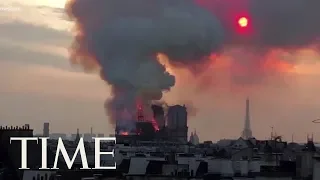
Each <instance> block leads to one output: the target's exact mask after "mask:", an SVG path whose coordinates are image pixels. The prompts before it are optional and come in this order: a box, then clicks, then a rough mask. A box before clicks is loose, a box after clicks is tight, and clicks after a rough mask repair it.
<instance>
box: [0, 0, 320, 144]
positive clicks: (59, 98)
mask: <svg viewBox="0 0 320 180" xmlns="http://www.w3.org/2000/svg"><path fill="white" fill-rule="evenodd" d="M202 2H205V1H202ZM64 5H65V0H38V1H35V0H7V1H6V2H5V3H3V2H2V3H1V4H0V7H12V8H18V9H11V10H10V9H6V10H4V9H1V8H0V22H1V23H0V81H1V82H0V83H1V85H0V118H1V122H2V124H4V125H22V124H26V123H28V124H30V125H31V126H32V127H33V128H34V129H35V132H41V131H42V125H43V122H50V129H51V131H52V132H61V133H68V134H71V133H75V132H76V129H77V128H79V129H80V131H82V132H89V131H90V127H93V129H94V131H96V132H101V133H105V134H109V133H113V131H114V130H113V127H112V125H110V123H109V122H110V121H109V120H108V118H109V117H108V116H107V115H106V111H105V108H104V103H105V100H106V99H107V98H109V97H110V95H111V90H110V87H109V86H107V85H106V83H105V82H104V81H103V80H101V78H100V76H99V75H98V74H97V73H84V72H83V70H82V69H81V68H79V67H78V66H74V65H71V64H70V61H69V56H70V55H69V53H68V49H69V47H70V46H71V43H72V40H73V36H72V27H73V25H74V24H73V22H70V21H69V20H68V18H67V15H66V13H65V11H64ZM318 26H319V25H318ZM318 26H317V25H316V24H315V25H314V27H315V28H316V29H317V28H318ZM276 50H278V49H273V51H275V52H274V54H272V53H271V54H270V53H269V54H268V56H269V61H268V62H269V63H271V65H272V66H276V67H277V68H275V69H271V70H272V73H271V75H270V74H268V72H269V71H268V70H269V69H263V70H265V71H263V73H262V74H263V75H264V73H266V74H267V75H268V76H260V75H261V73H260V72H258V73H257V71H259V70H257V68H258V67H260V66H256V64H252V63H251V62H252V59H250V58H257V56H253V57H250V56H249V55H246V54H245V53H243V52H242V51H239V52H238V51H235V52H231V53H235V54H237V55H235V56H237V57H239V60H238V61H239V62H241V63H244V64H243V67H245V68H244V69H241V68H240V70H243V71H244V72H242V71H241V73H240V74H237V73H238V71H236V70H239V69H237V68H238V67H239V66H238V65H239V64H241V63H239V64H235V63H230V59H228V57H220V58H217V59H214V58H212V59H210V61H208V64H206V65H207V67H208V68H207V69H201V72H197V74H196V75H193V74H192V73H190V72H189V71H187V70H186V69H182V68H177V67H175V66H170V65H168V66H169V69H168V71H169V72H171V73H172V74H174V75H175V77H176V84H175V85H174V87H173V88H172V89H171V90H170V91H168V92H166V93H164V100H166V102H167V103H168V104H176V103H179V104H186V105H187V107H188V108H189V109H191V110H190V117H189V119H188V125H189V129H190V130H193V129H197V133H198V135H199V136H200V138H201V140H219V139H221V138H237V137H239V136H240V135H241V131H242V129H243V127H244V118H245V100H246V98H247V97H249V98H250V106H251V107H250V111H251V112H250V113H251V128H252V131H253V135H254V136H255V137H257V138H266V137H269V136H270V132H271V127H274V129H275V131H276V132H277V134H279V135H283V136H284V139H286V140H291V138H292V134H294V140H295V141H305V139H306V137H307V134H311V133H314V138H315V141H318V138H320V134H318V133H317V132H318V131H319V128H320V125H319V126H317V124H313V123H312V122H311V121H312V120H314V119H318V118H320V111H319V109H320V97H319V95H318V92H320V84H319V83H317V81H318V79H319V77H320V73H319V71H318V70H319V68H320V63H319V58H320V56H319V54H318V53H317V52H316V51H315V50H313V49H311V48H310V47H309V48H305V47H304V48H299V51H294V52H293V53H288V52H281V53H279V52H276ZM164 59H165V58H164ZM270 59H271V60H270ZM279 59H280V60H279ZM277 60H279V62H280V63H278V61H277ZM238 61H237V62H238Z"/></svg>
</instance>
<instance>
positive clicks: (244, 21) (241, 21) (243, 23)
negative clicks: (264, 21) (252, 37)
mask: <svg viewBox="0 0 320 180" xmlns="http://www.w3.org/2000/svg"><path fill="white" fill-rule="evenodd" d="M238 24H239V26H240V27H247V26H248V18H246V17H241V18H240V19H239V20H238Z"/></svg>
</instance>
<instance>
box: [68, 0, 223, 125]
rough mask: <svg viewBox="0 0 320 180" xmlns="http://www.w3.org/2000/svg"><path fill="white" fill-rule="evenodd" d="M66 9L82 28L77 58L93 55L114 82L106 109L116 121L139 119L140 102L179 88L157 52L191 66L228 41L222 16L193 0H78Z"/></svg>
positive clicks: (107, 78) (75, 52)
mask: <svg viewBox="0 0 320 180" xmlns="http://www.w3.org/2000/svg"><path fill="white" fill-rule="evenodd" d="M67 12H68V13H69V15H70V17H71V18H72V20H74V22H75V23H76V27H77V37H76V38H75V44H74V46H73V49H72V51H73V56H72V57H73V58H74V59H73V62H80V64H81V65H83V66H86V65H88V64H90V65H91V64H92V63H91V62H92V59H94V61H96V62H97V63H98V65H99V66H100V67H101V69H102V73H101V76H102V77H103V79H104V80H105V81H106V82H107V83H108V84H110V85H111V86H112V93H113V94H112V95H113V97H112V98H111V99H109V100H107V102H106V109H107V111H108V115H109V116H110V119H111V120H112V123H113V124H114V123H115V121H123V120H125V121H127V120H133V119H135V117H132V116H135V114H134V113H135V112H136V106H137V104H139V105H142V106H144V105H149V103H150V102H151V101H152V100H160V99H161V98H162V92H163V91H167V90H170V88H171V87H173V86H174V84H175V77H174V76H172V75H170V74H169V73H168V72H166V68H165V67H164V65H162V64H160V63H159V61H158V60H157V54H158V53H164V54H166V55H167V56H168V57H169V58H170V60H171V61H172V62H174V64H179V65H182V66H185V67H188V66H189V65H192V64H194V61H201V60H204V61H205V60H207V59H208V58H207V57H208V56H209V55H210V54H211V52H215V51H217V50H218V49H219V48H220V45H221V42H222V40H223V33H222V32H223V31H222V28H221V26H220V24H219V22H218V21H217V19H215V17H214V16H212V14H210V13H209V12H207V11H206V10H204V9H203V8H201V7H199V6H197V5H196V4H194V2H193V1H191V0H134V1H128V0H116V1H115V0H75V1H71V2H69V4H68V5H67ZM84 57H85V58H84ZM90 59H91V60H90ZM85 68H86V67H85ZM124 111H126V112H129V113H130V114H131V115H132V116H131V118H130V116H127V115H126V116H124V115H123V112H124ZM128 124H129V123H128Z"/></svg>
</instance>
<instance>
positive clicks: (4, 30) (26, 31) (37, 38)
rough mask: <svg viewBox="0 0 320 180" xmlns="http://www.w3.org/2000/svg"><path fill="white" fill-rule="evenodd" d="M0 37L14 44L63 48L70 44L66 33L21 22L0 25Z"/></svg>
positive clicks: (69, 37)
mask: <svg viewBox="0 0 320 180" xmlns="http://www.w3.org/2000/svg"><path fill="white" fill-rule="evenodd" d="M0 37H1V39H2V40H9V41H12V42H15V43H22V42H24V43H41V44H53V45H57V46H65V45H67V44H68V43H70V40H71V36H70V34H69V33H68V32H66V31H62V30H56V29H52V28H49V27H46V26H41V25H35V24H30V23H26V22H23V21H11V22H8V23H2V24H0Z"/></svg>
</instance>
